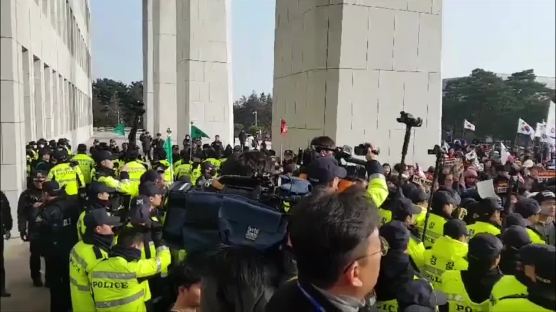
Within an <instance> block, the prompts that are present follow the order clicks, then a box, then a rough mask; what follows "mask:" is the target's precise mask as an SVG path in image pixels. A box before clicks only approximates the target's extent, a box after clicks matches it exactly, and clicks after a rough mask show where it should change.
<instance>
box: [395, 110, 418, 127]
mask: <svg viewBox="0 0 556 312" xmlns="http://www.w3.org/2000/svg"><path fill="white" fill-rule="evenodd" d="M396 120H397V121H398V122H399V123H403V124H405V125H406V126H408V127H421V125H423V119H421V118H415V117H413V115H411V114H410V113H406V112H400V117H398V118H396Z"/></svg>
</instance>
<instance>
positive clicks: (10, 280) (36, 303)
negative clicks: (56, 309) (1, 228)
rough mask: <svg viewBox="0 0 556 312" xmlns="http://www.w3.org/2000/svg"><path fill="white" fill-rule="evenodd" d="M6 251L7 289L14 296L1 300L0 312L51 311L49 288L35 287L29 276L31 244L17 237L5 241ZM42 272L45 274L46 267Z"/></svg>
mask: <svg viewBox="0 0 556 312" xmlns="http://www.w3.org/2000/svg"><path fill="white" fill-rule="evenodd" d="M4 249H5V250H4V258H5V266H6V287H7V289H8V291H9V292H10V293H11V294H12V296H11V297H10V298H1V299H0V310H1V311H2V312H8V311H9V312H20V311H21V312H43V311H49V309H50V299H49V292H48V288H45V287H40V288H36V287H33V284H32V281H31V277H30V276H29V244H28V243H25V242H22V241H21V240H20V239H19V237H17V238H12V239H10V240H8V241H5V245H4ZM42 272H43V273H44V265H43V270H42Z"/></svg>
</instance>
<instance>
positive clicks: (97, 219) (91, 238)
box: [69, 209, 120, 311]
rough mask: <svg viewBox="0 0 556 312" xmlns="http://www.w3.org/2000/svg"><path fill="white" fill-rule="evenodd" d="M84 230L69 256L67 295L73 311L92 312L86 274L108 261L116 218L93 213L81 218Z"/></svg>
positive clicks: (91, 300)
mask: <svg viewBox="0 0 556 312" xmlns="http://www.w3.org/2000/svg"><path fill="white" fill-rule="evenodd" d="M84 224H85V226H86V229H87V230H86V231H85V234H84V235H83V240H82V241H80V242H78V243H77V244H75V246H73V248H72V250H71V252H70V258H69V259H70V265H69V272H70V273H69V274H70V291H71V305H72V308H73V311H95V303H94V301H93V297H92V295H91V288H90V283H89V272H91V270H92V269H93V267H95V266H96V265H97V264H98V263H99V262H100V261H102V260H104V259H106V258H108V252H109V251H110V247H112V241H113V240H114V232H113V230H112V228H113V227H114V226H118V225H120V219H119V218H118V217H114V216H111V215H110V214H109V213H108V212H107V211H106V210H104V209H92V210H90V211H88V212H87V213H86V215H85V217H84Z"/></svg>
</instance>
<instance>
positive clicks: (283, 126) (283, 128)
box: [280, 118, 288, 135]
mask: <svg viewBox="0 0 556 312" xmlns="http://www.w3.org/2000/svg"><path fill="white" fill-rule="evenodd" d="M280 134H281V135H286V134H288V124H287V123H286V120H285V119H284V118H282V120H281V121H280Z"/></svg>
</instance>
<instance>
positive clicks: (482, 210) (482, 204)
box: [475, 197, 504, 216]
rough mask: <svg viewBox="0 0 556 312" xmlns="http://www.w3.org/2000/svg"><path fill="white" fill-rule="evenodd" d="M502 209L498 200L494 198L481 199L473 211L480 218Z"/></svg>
mask: <svg viewBox="0 0 556 312" xmlns="http://www.w3.org/2000/svg"><path fill="white" fill-rule="evenodd" d="M503 209H504V207H502V205H501V204H500V201H499V200H498V198H495V197H487V198H483V199H481V200H480V201H479V202H478V203H477V205H476V206H475V211H476V212H477V213H478V214H479V215H482V216H485V215H486V216H489V215H491V214H493V213H494V212H495V211H500V210H503Z"/></svg>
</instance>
